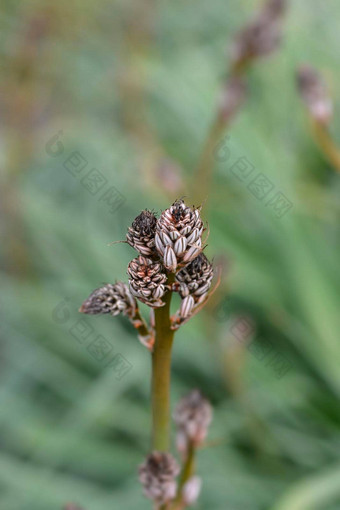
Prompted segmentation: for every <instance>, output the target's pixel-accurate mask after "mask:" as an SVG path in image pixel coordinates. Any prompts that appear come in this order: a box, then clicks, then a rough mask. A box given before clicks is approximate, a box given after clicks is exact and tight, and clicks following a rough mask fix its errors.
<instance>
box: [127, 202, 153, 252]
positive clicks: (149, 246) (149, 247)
mask: <svg viewBox="0 0 340 510" xmlns="http://www.w3.org/2000/svg"><path fill="white" fill-rule="evenodd" d="M156 223H157V218H156V216H155V215H154V214H153V213H152V212H151V211H148V210H147V209H145V211H142V212H141V213H140V214H139V215H138V216H137V218H135V219H134V221H133V223H132V225H131V227H129V229H128V232H127V234H126V240H127V242H128V244H129V245H130V246H132V248H135V250H137V251H138V252H139V253H140V254H141V255H143V256H145V257H152V256H153V255H155V254H156V250H155V230H156Z"/></svg>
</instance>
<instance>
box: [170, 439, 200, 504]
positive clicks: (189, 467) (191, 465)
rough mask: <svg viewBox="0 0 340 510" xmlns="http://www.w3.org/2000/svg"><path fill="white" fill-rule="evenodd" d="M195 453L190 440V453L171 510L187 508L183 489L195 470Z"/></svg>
mask: <svg viewBox="0 0 340 510" xmlns="http://www.w3.org/2000/svg"><path fill="white" fill-rule="evenodd" d="M195 453H196V449H195V446H194V445H193V443H192V442H190V444H189V447H188V453H187V456H186V459H185V462H184V465H183V468H182V472H181V476H180V479H179V484H178V490H177V497H176V499H175V502H174V504H173V506H171V507H170V510H182V508H185V506H186V505H185V503H184V502H183V500H182V490H183V487H184V485H185V484H186V482H187V481H188V480H189V479H190V478H191V477H192V475H193V474H194V471H195Z"/></svg>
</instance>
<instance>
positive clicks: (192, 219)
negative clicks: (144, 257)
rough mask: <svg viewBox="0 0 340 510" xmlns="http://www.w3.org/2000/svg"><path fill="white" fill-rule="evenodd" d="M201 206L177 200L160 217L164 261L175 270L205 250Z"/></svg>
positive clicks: (159, 242) (160, 248)
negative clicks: (198, 207)
mask: <svg viewBox="0 0 340 510" xmlns="http://www.w3.org/2000/svg"><path fill="white" fill-rule="evenodd" d="M203 230H204V229H203V222H202V220H201V216H200V210H199V209H196V208H191V207H188V206H186V205H185V203H184V201H183V200H176V202H174V203H173V204H172V206H171V207H169V209H166V210H165V211H163V212H162V214H161V217H160V218H159V220H158V221H157V225H156V236H155V243H156V249H157V251H158V253H159V254H160V255H161V257H162V259H163V264H164V266H165V267H166V269H168V270H169V271H171V272H175V271H176V269H177V268H178V267H183V266H185V265H186V264H188V263H189V262H190V261H191V260H193V259H194V258H195V257H196V256H197V255H198V254H199V253H200V252H201V250H202V239H201V237H202V233H203Z"/></svg>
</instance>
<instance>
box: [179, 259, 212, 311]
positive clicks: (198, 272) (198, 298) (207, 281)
mask: <svg viewBox="0 0 340 510" xmlns="http://www.w3.org/2000/svg"><path fill="white" fill-rule="evenodd" d="M213 276H214V272H213V267H212V264H211V263H210V262H209V260H208V259H207V257H206V256H205V255H204V253H200V254H199V255H198V256H197V257H196V258H195V259H194V260H193V261H192V262H190V264H188V265H187V266H186V267H185V268H183V269H181V271H179V272H178V273H177V275H176V282H177V284H179V293H180V295H181V297H182V298H183V301H182V305H181V310H180V316H181V317H182V318H186V317H188V316H189V315H190V313H191V311H192V309H193V307H194V306H195V304H197V303H201V302H202V301H203V300H204V299H205V298H206V295H207V292H208V291H209V289H210V287H211V282H212V279H213ZM175 285H176V284H175Z"/></svg>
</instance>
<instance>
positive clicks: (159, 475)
mask: <svg viewBox="0 0 340 510" xmlns="http://www.w3.org/2000/svg"><path fill="white" fill-rule="evenodd" d="M179 471H180V469H179V466H178V464H177V462H176V460H175V459H174V458H173V457H172V455H170V454H169V453H162V452H153V453H151V454H150V455H149V456H148V457H147V459H146V460H145V462H144V463H143V464H142V465H141V466H140V467H139V480H140V482H141V484H142V485H143V489H144V490H143V492H144V495H145V496H146V497H147V498H149V499H151V500H152V501H154V502H155V503H157V504H158V505H164V504H166V503H168V502H170V501H172V500H173V499H174V497H175V496H176V490H177V483H176V476H177V475H178V473H179Z"/></svg>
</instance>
